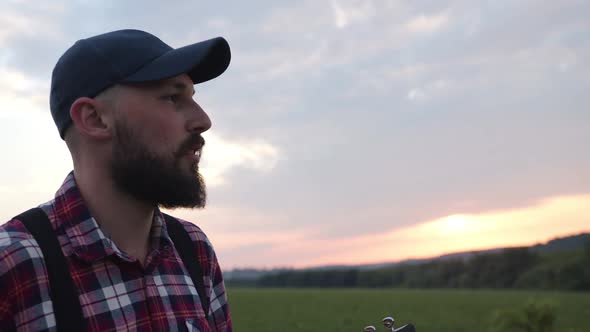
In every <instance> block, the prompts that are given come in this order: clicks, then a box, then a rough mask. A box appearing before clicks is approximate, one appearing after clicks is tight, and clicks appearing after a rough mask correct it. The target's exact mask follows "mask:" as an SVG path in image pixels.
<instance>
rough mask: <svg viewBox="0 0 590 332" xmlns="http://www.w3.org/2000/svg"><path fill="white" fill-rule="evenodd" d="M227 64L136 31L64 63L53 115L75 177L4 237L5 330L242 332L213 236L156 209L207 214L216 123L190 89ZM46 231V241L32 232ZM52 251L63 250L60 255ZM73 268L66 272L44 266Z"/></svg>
mask: <svg viewBox="0 0 590 332" xmlns="http://www.w3.org/2000/svg"><path fill="white" fill-rule="evenodd" d="M229 62H230V49H229V45H228V44H227V42H226V41H225V40H224V39H223V38H220V37H218V38H214V39H210V40H207V41H203V42H200V43H196V44H192V45H189V46H185V47H183V48H179V49H173V48H171V47H170V46H168V45H166V44H165V43H164V42H162V41H161V40H159V39H158V38H156V37H155V36H153V35H151V34H148V33H146V32H143V31H138V30H120V31H113V32H109V33H106V34H102V35H98V36H94V37H91V38H88V39H83V40H80V41H78V42H76V43H75V44H74V45H73V46H72V47H71V48H69V49H68V50H67V51H66V52H65V53H64V55H63V56H62V57H61V58H60V59H59V61H58V62H57V64H56V66H55V68H54V70H53V75H52V82H51V95H50V108H51V114H52V116H53V119H54V121H55V123H56V125H57V128H58V130H59V134H60V136H61V138H62V139H64V140H65V142H66V144H67V147H68V149H69V150H70V152H71V155H72V160H73V164H74V170H73V172H72V173H70V174H69V175H68V176H67V177H66V179H65V181H64V183H63V185H62V187H61V188H60V189H59V190H58V191H57V193H56V196H55V198H54V199H53V200H52V201H50V202H48V203H45V204H43V205H41V206H40V208H41V210H38V209H37V210H36V211H41V214H40V215H39V214H37V215H33V217H31V214H30V213H29V214H28V215H26V216H25V214H23V215H21V216H18V217H15V218H14V219H12V220H10V221H9V222H8V223H6V224H4V225H2V226H0V331H13V330H19V331H37V330H56V327H57V330H60V331H61V330H64V331H65V330H68V329H69V330H72V329H85V330H88V331H107V330H123V331H231V330H232V323H231V318H230V313H229V309H228V305H227V297H226V293H225V287H224V284H223V280H222V276H221V270H220V267H219V265H218V262H217V258H216V256H215V253H214V251H213V248H212V247H211V244H210V243H209V241H208V240H207V237H206V236H205V234H204V233H203V232H202V231H201V230H200V229H199V228H198V227H197V226H195V225H194V224H192V223H189V222H186V221H182V220H178V219H175V218H172V217H170V216H166V215H164V214H163V213H162V212H161V211H160V210H159V207H166V208H175V207H203V206H204V205H205V198H206V194H205V185H204V182H203V180H202V178H201V177H200V175H199V173H198V164H199V159H200V156H201V151H202V148H203V145H204V140H203V138H202V137H201V134H202V133H203V132H204V131H206V130H208V129H209V128H210V127H211V121H210V119H209V117H208V116H207V114H206V113H205V112H204V111H203V109H202V108H201V107H200V106H199V105H198V104H197V103H196V102H195V101H194V100H193V94H194V90H193V85H194V84H197V83H201V82H204V81H207V80H210V79H212V78H215V77H217V76H219V75H220V74H221V73H223V72H224V71H225V69H226V68H227V67H228V65H229ZM44 220H45V221H46V222H47V225H49V227H50V228H48V229H49V231H47V232H43V231H31V229H36V228H37V227H40V226H39V225H41V224H42V222H43V221H44ZM175 225H176V226H175ZM178 225H180V226H178ZM173 226H175V227H173ZM178 227H179V228H180V231H179V234H180V235H174V236H172V230H173V229H176V228H178ZM35 232H37V233H35ZM47 233H51V234H50V236H48V234H47ZM175 233H176V231H175ZM33 234H38V235H33ZM187 234H188V236H189V237H190V240H189V237H186V235H187ZM182 236H184V237H183V239H186V241H184V242H183V241H180V240H176V239H177V238H180V237H182ZM41 238H49V239H50V240H51V239H57V242H55V243H56V245H55V247H56V248H58V249H56V250H55V252H56V253H55V254H54V253H53V252H51V250H49V249H47V248H50V249H51V246H49V245H47V246H45V245H40V243H45V241H48V242H51V241H50V240H41ZM182 243H184V244H185V247H184V249H183V248H182V245H181V244H182ZM187 243H188V245H187ZM54 256H55V257H57V258H54ZM60 257H61V258H60ZM187 257H188V258H187ZM63 258H65V260H63V262H65V263H64V266H63V267H64V268H63V269H56V268H55V266H56V265H57V264H58V263H49V264H47V261H48V260H49V259H51V260H52V261H51V262H54V260H53V259H55V262H58V261H59V259H63ZM191 258H193V259H191ZM62 270H67V271H62ZM60 273H62V274H60ZM55 275H61V276H62V277H59V276H58V277H55ZM62 279H63V280H62ZM64 280H70V282H71V285H69V286H68V284H67V283H65V281H64ZM64 285H65V286H64ZM60 287H61V288H60ZM62 293H64V294H66V295H67V294H68V293H72V294H74V295H73V296H72V299H71V301H69V300H68V301H69V302H68V301H66V300H63V299H64V297H67V296H65V295H64V294H62ZM64 303H66V304H64ZM72 303H74V304H73V305H72ZM80 309H81V310H80ZM76 310H77V311H78V312H79V314H80V317H77V314H76ZM64 312H65V318H64V314H63V313H64ZM70 321H79V323H76V324H78V325H75V326H77V327H76V328H73V327H71V326H72V325H68V324H70V323H71V322H70ZM67 326H70V327H67Z"/></svg>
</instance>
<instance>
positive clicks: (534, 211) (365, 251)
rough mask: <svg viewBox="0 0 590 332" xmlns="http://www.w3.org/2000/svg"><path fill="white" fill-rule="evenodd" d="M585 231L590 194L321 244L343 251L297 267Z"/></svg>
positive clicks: (371, 260) (404, 256)
mask: <svg viewBox="0 0 590 332" xmlns="http://www.w3.org/2000/svg"><path fill="white" fill-rule="evenodd" d="M587 231H590V195H574V196H558V197H552V198H548V199H545V200H542V201H540V202H538V203H537V204H534V205H531V206H528V207H523V208H520V209H506V210H497V211H491V212H487V213H481V214H453V215H449V216H446V217H442V218H437V219H435V220H431V221H426V222H423V223H420V224H417V225H411V226H407V227H404V228H399V229H395V230H392V231H390V232H387V233H383V234H372V235H366V236H361V237H356V238H350V239H338V240H331V241H325V242H324V243H323V244H322V245H323V246H328V247H330V246H331V247H333V248H341V249H343V250H342V251H338V252H333V254H331V255H325V256H323V257H317V258H316V259H315V260H314V261H306V262H303V261H302V262H300V264H298V267H305V266H317V265H329V264H367V263H380V262H391V261H399V260H404V259H409V258H428V257H435V256H439V255H444V254H448V253H453V252H461V251H471V250H484V249H490V248H497V247H511V246H519V245H532V244H535V243H539V242H546V241H548V240H551V239H553V238H555V237H558V236H564V235H571V234H576V233H581V232H587ZM318 244H319V243H318Z"/></svg>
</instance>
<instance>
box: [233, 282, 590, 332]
mask: <svg viewBox="0 0 590 332" xmlns="http://www.w3.org/2000/svg"><path fill="white" fill-rule="evenodd" d="M229 296H230V300H231V303H232V310H233V312H234V316H233V319H234V323H235V326H236V330H238V331H245V332H248V331H252V332H254V331H257V332H271V331H273V332H274V331H302V332H303V331H308V332H319V331H321V332H331V331H333V332H341V331H359V332H360V331H362V328H363V327H364V326H367V325H375V326H376V327H377V328H378V331H380V329H382V326H381V319H382V318H383V317H386V316H393V317H394V318H395V320H396V326H397V327H399V326H401V325H403V324H406V323H409V322H411V323H413V324H414V325H415V326H416V329H417V331H419V332H428V331H436V332H475V331H477V332H487V331H494V328H495V327H497V326H496V325H497V324H498V322H497V321H496V318H495V317H496V316H497V315H498V314H499V313H500V312H503V311H511V310H514V311H519V310H522V308H524V307H525V306H526V305H527V303H531V302H533V303H540V304H549V305H551V306H553V307H554V308H555V317H556V320H555V325H554V329H553V331H556V332H562V331H567V332H586V331H588V329H590V294H588V293H565V292H538V291H498V290H494V291H491V290H477V291H471V290H398V289H355V290H350V289H334V290H318V289H239V288H238V289H230V293H229Z"/></svg>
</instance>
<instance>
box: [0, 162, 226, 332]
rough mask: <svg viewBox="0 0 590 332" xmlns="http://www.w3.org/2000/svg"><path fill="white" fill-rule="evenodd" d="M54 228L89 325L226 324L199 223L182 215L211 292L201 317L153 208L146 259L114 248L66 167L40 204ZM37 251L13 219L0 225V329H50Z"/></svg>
mask: <svg viewBox="0 0 590 332" xmlns="http://www.w3.org/2000/svg"><path fill="white" fill-rule="evenodd" d="M40 207H41V208H42V209H43V210H44V211H45V213H46V214H47V215H48V217H49V220H50V221H51V224H52V226H53V228H54V230H55V232H56V234H57V237H58V241H59V243H60V244H61V246H62V250H63V253H64V255H65V257H66V260H67V262H68V265H69V268H70V273H71V275H72V279H73V282H74V284H75V285H76V287H77V290H78V294H79V299H80V304H81V305H82V312H83V314H84V316H85V318H86V320H87V322H88V327H89V330H90V331H114V330H117V331H201V332H205V331H207V332H208V331H220V332H229V331H231V330H232V323H231V318H230V314H229V309H228V305H227V297H226V292H225V287H224V284H223V279H222V276H221V270H220V268H219V265H218V263H217V258H216V256H215V252H214V251H213V248H212V246H211V244H210V243H209V240H208V239H207V237H206V236H205V234H204V233H203V232H202V231H201V229H200V228H199V227H197V226H195V225H194V224H192V223H189V222H186V221H181V222H182V224H183V225H184V228H185V229H186V231H187V232H188V233H189V235H190V237H191V239H192V240H193V243H194V248H195V251H196V254H197V255H196V256H197V257H198V259H199V261H200V263H201V266H202V270H203V282H204V286H205V293H206V296H208V297H209V299H210V303H211V305H210V310H209V316H210V318H209V319H210V321H209V322H207V319H206V318H205V314H204V312H203V309H202V307H201V303H200V300H199V296H198V293H197V290H196V288H195V287H194V285H193V283H192V281H191V278H190V275H189V274H188V271H187V270H186V269H185V267H184V265H183V264H182V260H181V258H180V256H179V255H178V252H176V250H175V249H174V245H173V243H172V241H171V240H170V237H169V236H168V233H167V232H166V224H165V222H164V219H163V216H162V214H161V212H160V211H156V213H155V216H154V220H153V222H152V228H151V231H150V250H149V253H148V256H147V258H146V263H145V266H142V265H140V264H139V262H138V261H137V260H136V259H135V258H133V257H130V256H129V255H128V254H126V253H125V252H123V251H122V250H121V249H119V248H118V247H117V245H116V244H115V243H113V241H112V240H111V239H110V238H109V237H108V236H106V235H105V233H103V232H102V231H101V229H100V228H99V226H98V224H97V223H96V221H95V220H94V218H92V217H91V216H90V212H89V210H88V208H87V207H86V205H85V204H84V201H83V199H82V196H81V195H80V192H79V190H78V188H77V186H76V181H75V179H74V175H73V173H70V174H69V175H68V177H67V178H66V180H65V182H64V184H63V185H62V187H61V188H60V189H59V191H58V192H57V193H56V196H55V199H54V200H52V201H50V202H48V203H46V204H43V205H41V206H40ZM49 292H50V291H49V284H48V278H47V272H46V269H45V263H44V260H43V255H42V253H41V250H40V249H39V246H38V244H37V242H36V241H35V240H34V239H33V238H32V236H31V234H30V233H29V232H28V231H27V230H26V228H25V227H24V225H23V224H22V223H21V222H20V221H19V220H16V219H13V220H11V221H9V222H8V223H5V224H4V225H1V226H0V331H14V330H18V331H39V330H49V331H55V330H56V327H55V316H54V313H53V306H52V302H51V299H50V297H49Z"/></svg>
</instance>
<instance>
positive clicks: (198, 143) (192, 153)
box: [179, 135, 205, 163]
mask: <svg viewBox="0 0 590 332" xmlns="http://www.w3.org/2000/svg"><path fill="white" fill-rule="evenodd" d="M203 145H205V140H204V139H203V137H201V136H200V135H199V136H191V137H190V138H189V139H188V140H187V141H185V142H184V144H182V146H181V149H180V150H179V151H181V153H180V155H181V156H183V157H189V158H190V159H192V160H193V161H194V162H197V163H198V162H199V160H200V159H201V154H202V151H203Z"/></svg>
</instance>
